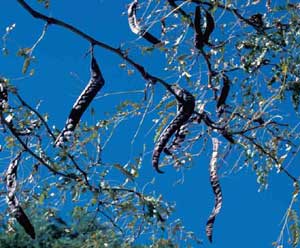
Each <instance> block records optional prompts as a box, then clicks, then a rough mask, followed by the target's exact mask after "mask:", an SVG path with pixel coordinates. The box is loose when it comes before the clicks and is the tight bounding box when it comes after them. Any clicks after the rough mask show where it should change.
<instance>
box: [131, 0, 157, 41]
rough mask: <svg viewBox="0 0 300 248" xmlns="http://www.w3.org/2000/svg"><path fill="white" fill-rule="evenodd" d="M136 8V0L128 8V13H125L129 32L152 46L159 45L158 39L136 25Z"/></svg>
mask: <svg viewBox="0 0 300 248" xmlns="http://www.w3.org/2000/svg"><path fill="white" fill-rule="evenodd" d="M137 6H138V1H137V0H134V1H133V2H132V3H130V4H129V6H128V11H127V13H128V24H129V27H130V29H131V31H132V32H133V33H134V34H136V35H139V36H141V37H143V38H144V39H145V40H147V41H149V42H150V43H152V44H153V45H156V44H159V43H161V41H160V40H159V39H157V38H156V37H155V36H153V35H152V34H150V33H149V32H147V31H145V30H144V29H142V28H141V27H140V25H139V24H138V21H137V18H136V9H137Z"/></svg>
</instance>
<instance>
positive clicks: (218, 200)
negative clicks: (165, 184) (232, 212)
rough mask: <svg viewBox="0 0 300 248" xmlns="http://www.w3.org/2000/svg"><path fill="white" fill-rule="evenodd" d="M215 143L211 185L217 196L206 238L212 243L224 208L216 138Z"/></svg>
mask: <svg viewBox="0 0 300 248" xmlns="http://www.w3.org/2000/svg"><path fill="white" fill-rule="evenodd" d="M212 141H213V153H212V157H211V161H210V183H211V186H212V189H213V192H214V195H215V205H214V208H213V210H212V212H211V214H210V216H209V218H208V221H207V223H206V236H207V238H208V240H209V241H210V242H212V233H213V225H214V222H215V219H216V216H217V215H218V214H219V212H220V210H221V207H222V201H223V200H222V191H221V186H220V183H219V179H218V175H217V157H218V148H219V141H218V140H217V139H216V138H213V139H212Z"/></svg>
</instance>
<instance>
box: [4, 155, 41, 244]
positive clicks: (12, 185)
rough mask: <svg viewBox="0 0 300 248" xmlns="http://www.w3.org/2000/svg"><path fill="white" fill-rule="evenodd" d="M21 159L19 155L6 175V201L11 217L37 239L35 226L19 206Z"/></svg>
mask: <svg viewBox="0 0 300 248" xmlns="http://www.w3.org/2000/svg"><path fill="white" fill-rule="evenodd" d="M20 158H21V153H19V154H18V155H17V156H16V157H15V158H14V159H13V160H12V161H11V163H10V164H9V166H8V168H7V171H6V173H5V180H6V189H7V197H6V201H7V204H8V210H9V213H10V215H12V216H13V217H14V218H16V220H17V221H18V222H19V224H20V225H21V226H22V227H23V228H24V230H25V232H26V233H27V234H28V235H29V236H30V237H31V238H32V239H35V231H34V227H33V225H32V224H31V223H30V220H29V219H28V217H27V215H26V214H25V212H24V210H23V209H22V207H21V206H20V204H19V201H18V199H17V197H16V190H17V170H18V165H19V161H20Z"/></svg>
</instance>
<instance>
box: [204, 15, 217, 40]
mask: <svg viewBox="0 0 300 248" xmlns="http://www.w3.org/2000/svg"><path fill="white" fill-rule="evenodd" d="M205 18H206V28H205V31H204V34H203V40H204V43H205V44H208V45H209V38H210V35H211V34H212V32H213V31H214V29H215V20H214V18H213V17H212V15H211V14H210V12H209V11H207V10H205Z"/></svg>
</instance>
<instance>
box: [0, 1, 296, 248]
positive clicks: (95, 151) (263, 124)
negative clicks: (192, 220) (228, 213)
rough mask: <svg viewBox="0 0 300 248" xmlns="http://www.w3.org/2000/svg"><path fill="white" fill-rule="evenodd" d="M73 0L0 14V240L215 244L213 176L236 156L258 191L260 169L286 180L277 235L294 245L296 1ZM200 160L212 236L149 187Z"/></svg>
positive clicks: (279, 243)
mask: <svg viewBox="0 0 300 248" xmlns="http://www.w3.org/2000/svg"><path fill="white" fill-rule="evenodd" d="M72 2H73V1H72ZM72 2H71V1H69V3H68V4H69V9H68V10H67V9H62V8H61V9H60V8H59V7H60V3H56V2H55V1H51V0H38V1H34V0H32V1H24V0H16V1H12V3H10V5H13V8H15V9H16V10H17V11H16V15H15V16H11V19H10V20H8V21H5V26H3V24H1V25H2V26H1V28H2V29H1V32H2V33H1V35H2V57H1V60H2V61H4V62H3V63H5V64H7V66H6V67H4V68H5V70H2V71H1V75H0V76H1V78H0V120H1V121H0V132H1V139H0V149H1V153H0V154H1V173H2V178H3V179H4V180H2V181H1V187H2V190H1V192H2V194H1V196H2V199H3V201H2V202H3V204H1V208H2V210H3V211H1V214H0V220H1V222H0V223H1V229H2V232H1V234H0V243H1V247H67V246H70V247H180V246H182V245H183V244H184V246H190V247H194V246H196V245H199V246H201V245H202V244H203V240H206V239H208V240H209V241H210V242H214V240H215V239H218V240H219V242H220V243H221V244H222V237H220V236H219V237H218V236H216V235H214V232H215V229H217V228H218V226H217V225H216V223H217V219H218V215H219V213H220V212H222V211H223V209H222V203H223V199H224V198H225V197H226V195H229V194H230V192H226V194H225V195H224V196H223V195H222V192H223V191H222V180H221V178H222V177H225V176H226V177H231V176H232V175H233V173H235V172H240V171H243V170H247V173H253V174H255V175H256V178H257V183H258V188H259V190H272V183H270V180H269V178H270V176H271V175H272V176H274V177H279V176H281V177H282V176H284V177H285V178H286V179H287V180H288V182H289V183H290V184H291V185H292V187H291V188H290V189H291V190H290V191H287V192H286V195H289V196H290V204H289V205H288V206H286V214H285V215H284V217H283V221H282V224H281V225H280V226H278V237H272V239H273V240H274V242H273V243H272V245H273V246H274V247H277V248H283V247H286V246H292V247H297V246H298V244H299V242H300V226H299V217H298V215H299V208H298V207H297V205H296V202H297V199H298V192H299V175H298V174H299V171H297V163H298V161H299V134H298V130H299V120H300V119H299V103H300V68H299V61H300V58H299V45H298V43H299V39H298V37H300V22H299V14H300V13H299V12H300V6H299V4H297V3H292V2H290V1H272V0H266V1H260V0H258V1H249V0H247V1H246V0H245V1H215V0H207V1H204V0H186V1H183V0H178V1H176V0H167V1H160V0H139V1H138V0H132V1H127V3H122V7H123V8H118V6H119V3H118V4H116V7H115V9H114V10H113V11H112V12H111V13H106V15H105V18H106V20H104V19H101V18H104V17H101V14H102V13H104V12H105V11H106V10H105V9H101V7H100V6H101V3H99V2H102V3H103V2H105V0H103V1H94V2H95V3H93V4H94V5H93V7H91V6H89V5H82V6H81V9H80V11H81V13H84V14H82V16H84V17H87V16H88V18H82V16H80V15H78V16H76V15H75V13H73V12H72V11H71V10H72V7H73V6H72V5H73V3H72ZM76 4H77V3H74V5H76ZM85 4H87V3H85ZM97 4H98V5H97ZM91 5H92V4H91ZM4 6H5V4H4ZM95 6H98V8H99V9H97V10H95V9H93V8H94V7H95ZM4 11H5V8H4ZM17 13H22V16H21V17H18V16H17ZM89 13H93V15H92V14H90V15H89ZM95 13H98V15H95ZM103 15H104V14H103ZM14 20H15V22H14ZM72 20H73V21H72ZM115 20H117V21H116V22H115V23H114V21H115ZM7 22H10V23H9V24H8V23H7ZM21 22H24V23H23V25H20V28H19V23H21ZM118 26H119V28H117V27H118ZM113 27H114V28H113ZM58 47H60V48H58ZM58 51H59V52H58ZM69 51H72V53H73V54H76V56H77V57H78V61H79V60H80V62H76V63H77V67H78V68H81V67H82V68H83V69H82V71H80V74H77V73H76V72H74V71H79V69H76V68H75V69H74V68H71V67H70V65H69V64H68V63H69V62H70V61H71V60H72V59H73V58H68V56H69V55H68V52H69ZM64 52H65V53H64ZM57 58H60V59H57ZM73 62H74V61H73ZM76 63H72V66H74V65H75V64H76ZM70 72H71V77H70V75H67V74H68V73H70ZM81 73H85V75H83V74H81ZM47 77H48V78H49V79H48V80H47ZM42 80H47V85H46V84H44V82H43V81H42ZM51 80H52V81H53V80H55V82H53V83H51V82H50V81H51ZM74 82H75V86H74ZM78 82H80V83H78ZM76 83H77V85H76ZM78 84H79V85H80V86H79V85H78ZM81 86H84V87H81ZM78 88H80V90H78ZM108 89H109V90H108ZM103 90H104V93H103ZM105 90H106V91H105ZM70 91H71V93H70ZM77 93H78V95H76V96H74V95H75V94H77ZM70 95H71V96H72V97H70ZM71 100H72V101H73V102H72V101H71ZM195 163H198V164H199V163H201V164H202V166H204V167H206V168H207V169H208V170H209V175H207V177H208V180H209V181H210V183H211V185H210V184H207V187H210V188H211V189H212V192H211V196H212V197H213V199H214V205H213V206H211V209H212V210H211V213H209V214H208V215H207V216H205V218H206V219H207V222H206V223H204V224H203V223H202V224H203V229H206V236H207V237H202V236H201V235H199V233H198V232H197V230H189V229H188V228H186V227H185V224H184V220H183V219H181V218H175V217H174V215H175V212H176V202H175V203H174V202H172V201H169V200H168V193H165V192H164V193H163V192H162V191H160V188H159V187H155V184H156V183H157V180H159V178H160V177H164V178H166V177H168V174H170V173H171V171H172V170H174V171H176V173H178V174H180V173H182V174H184V173H185V171H188V170H190V171H193V169H194V164H195ZM145 168H151V169H150V170H146V169H145ZM249 168H251V169H249ZM149 171H151V172H153V173H152V175H149ZM157 172H159V173H157ZM163 173H164V175H161V174H163ZM183 177H184V176H182V178H181V179H179V181H182V183H185V181H184V180H183ZM154 179H155V180H154ZM177 183H178V182H177ZM242 187H243V186H241V188H242ZM174 191H176V188H174ZM191 192H192V195H193V197H201V196H200V195H197V190H195V189H191ZM189 193H190V192H187V194H189ZM223 193H224V192H223ZM203 204H207V203H203ZM192 207H194V206H191V208H192ZM195 208H196V207H195ZM186 211H189V210H188V209H187V210H186ZM203 218H204V217H203ZM281 218H282V216H278V219H281ZM215 221H216V223H215ZM205 224H206V225H205ZM245 225H247V223H245ZM228 226H230V223H228ZM199 228H200V224H199ZM230 228H232V229H234V228H233V227H230ZM266 235H268V234H266ZM28 237H31V238H32V239H28ZM205 242H206V241H205ZM269 245H270V244H269Z"/></svg>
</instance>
